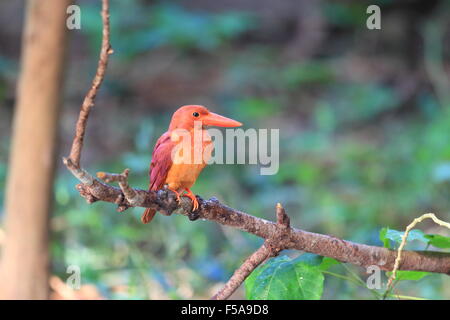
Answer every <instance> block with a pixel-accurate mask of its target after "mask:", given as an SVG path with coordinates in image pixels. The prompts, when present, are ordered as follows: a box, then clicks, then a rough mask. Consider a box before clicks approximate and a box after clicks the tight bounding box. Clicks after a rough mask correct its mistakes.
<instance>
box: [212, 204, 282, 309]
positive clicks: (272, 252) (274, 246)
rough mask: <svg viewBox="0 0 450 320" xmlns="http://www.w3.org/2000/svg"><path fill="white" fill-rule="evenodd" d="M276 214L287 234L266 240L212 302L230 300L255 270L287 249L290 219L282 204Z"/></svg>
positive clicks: (278, 221)
mask: <svg viewBox="0 0 450 320" xmlns="http://www.w3.org/2000/svg"><path fill="white" fill-rule="evenodd" d="M276 214H277V224H278V226H279V227H280V230H284V232H285V233H281V234H279V235H278V237H273V238H269V239H267V240H265V241H264V243H263V245H262V246H261V247H260V248H259V249H258V250H256V251H255V252H254V253H253V254H252V255H251V256H250V257H248V258H247V259H246V260H245V261H244V263H243V264H242V265H241V266H240V267H239V269H237V270H236V271H235V272H234V274H233V276H232V277H231V278H230V280H228V281H227V283H226V284H225V286H224V287H223V288H222V289H220V290H219V292H217V293H216V294H215V295H214V296H213V297H212V298H211V300H226V299H228V298H229V297H230V296H231V295H232V294H233V293H234V292H235V291H236V289H237V288H239V287H240V286H241V284H242V283H243V282H244V281H245V279H247V277H248V276H249V275H250V274H251V273H252V272H253V270H255V269H256V268H257V267H258V266H259V265H260V264H261V263H263V262H264V261H266V260H267V259H268V258H270V257H275V256H277V255H278V253H279V252H280V251H281V250H283V249H285V246H286V245H287V243H285V240H286V238H285V237H283V236H284V235H286V234H289V231H290V219H289V217H288V215H287V214H286V212H285V211H284V208H283V207H282V206H281V204H280V203H278V204H277V207H276Z"/></svg>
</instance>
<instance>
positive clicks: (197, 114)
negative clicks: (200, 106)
mask: <svg viewBox="0 0 450 320" xmlns="http://www.w3.org/2000/svg"><path fill="white" fill-rule="evenodd" d="M192 115H193V116H194V117H196V118H197V117H199V116H200V113H198V112H194V113H193V114H192Z"/></svg>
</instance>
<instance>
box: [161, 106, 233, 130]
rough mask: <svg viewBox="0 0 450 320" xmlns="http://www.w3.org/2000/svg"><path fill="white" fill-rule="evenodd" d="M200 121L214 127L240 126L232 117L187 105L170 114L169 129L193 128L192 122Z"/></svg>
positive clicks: (201, 107)
mask: <svg viewBox="0 0 450 320" xmlns="http://www.w3.org/2000/svg"><path fill="white" fill-rule="evenodd" d="M196 121H200V122H201V123H202V126H216V127H226V128H231V127H240V126H242V123H240V122H238V121H235V120H233V119H230V118H227V117H224V116H221V115H219V114H217V113H213V112H210V111H209V110H208V109H206V108H205V107H203V106H199V105H187V106H183V107H181V108H179V109H178V110H177V111H175V113H174V114H173V116H172V121H171V122H170V126H169V130H174V129H180V128H182V129H187V130H190V129H193V128H194V123H195V122H196Z"/></svg>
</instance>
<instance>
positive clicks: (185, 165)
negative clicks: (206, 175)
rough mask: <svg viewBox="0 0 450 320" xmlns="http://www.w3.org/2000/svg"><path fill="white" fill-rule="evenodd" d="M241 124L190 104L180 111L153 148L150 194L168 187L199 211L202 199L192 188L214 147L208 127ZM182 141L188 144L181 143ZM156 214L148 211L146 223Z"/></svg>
mask: <svg viewBox="0 0 450 320" xmlns="http://www.w3.org/2000/svg"><path fill="white" fill-rule="evenodd" d="M241 125H242V123H240V122H238V121H235V120H233V119H230V118H226V117H224V116H221V115H218V114H216V113H213V112H210V111H209V110H208V109H206V108H205V107H204V106H199V105H187V106H183V107H181V108H179V109H178V110H177V111H175V113H174V114H173V116H172V120H171V121H170V125H169V129H168V130H167V132H165V133H164V134H163V135H162V136H161V137H160V138H159V139H158V141H157V142H156V145H155V147H154V149H153V153H152V162H151V163H150V170H149V175H150V186H149V191H156V190H160V189H163V188H164V185H167V188H168V189H169V190H171V191H173V192H174V193H175V194H176V196H177V200H178V201H179V200H180V196H186V197H189V198H190V199H191V200H192V211H195V210H197V209H198V206H199V204H198V200H197V198H196V197H195V195H194V194H193V193H192V191H191V190H190V188H191V187H192V186H193V185H194V183H195V181H196V180H197V178H198V176H199V174H200V172H201V171H202V170H203V168H204V167H205V166H206V164H207V162H208V160H209V159H210V157H211V153H212V151H213V148H214V145H213V143H212V141H211V137H210V136H209V135H208V132H207V130H206V129H207V127H208V126H216V127H239V126H241ZM195 130H197V132H195ZM186 137H187V139H186ZM196 137H200V139H196ZM182 138H183V139H184V141H181V140H183V139H182ZM186 140H187V142H188V143H186ZM198 155H200V157H198ZM184 192H187V193H185V194H183V193H184ZM155 213H156V210H154V209H150V208H147V209H146V210H145V212H144V214H143V215H142V218H141V220H142V222H143V223H149V222H150V221H151V220H152V219H153V217H154V216H155Z"/></svg>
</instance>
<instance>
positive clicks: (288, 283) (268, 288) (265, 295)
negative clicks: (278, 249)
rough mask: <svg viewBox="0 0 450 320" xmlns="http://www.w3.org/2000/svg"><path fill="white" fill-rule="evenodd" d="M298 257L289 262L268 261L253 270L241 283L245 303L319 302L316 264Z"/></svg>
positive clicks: (320, 286)
mask: <svg viewBox="0 0 450 320" xmlns="http://www.w3.org/2000/svg"><path fill="white" fill-rule="evenodd" d="M302 256H304V255H302ZM302 256H300V257H298V258H297V259H293V260H292V259H291V258H289V257H287V256H281V257H276V258H272V259H270V260H268V261H267V262H266V263H265V264H264V265H262V266H260V267H258V268H256V269H255V270H254V271H253V272H252V274H251V275H250V276H249V277H248V278H247V279H246V280H245V288H246V296H247V299H250V300H291V299H295V300H308V299H310V300H313V299H315V300H317V299H320V297H321V296H322V292H323V282H324V277H323V275H322V273H321V272H320V270H319V268H318V264H319V263H320V262H319V260H317V259H316V258H314V257H313V256H310V255H307V256H306V257H302ZM319 258H320V257H319ZM311 263H313V264H316V265H312V264H311Z"/></svg>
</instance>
